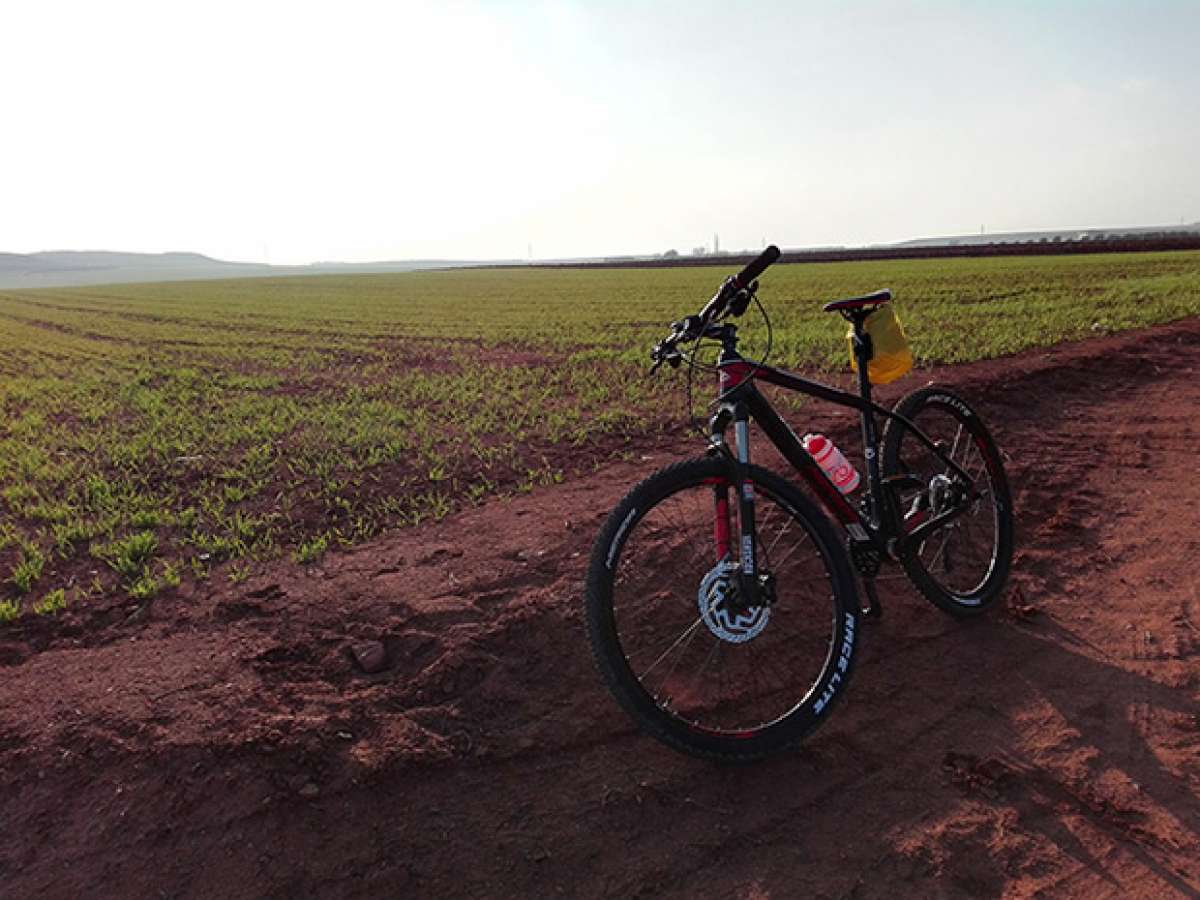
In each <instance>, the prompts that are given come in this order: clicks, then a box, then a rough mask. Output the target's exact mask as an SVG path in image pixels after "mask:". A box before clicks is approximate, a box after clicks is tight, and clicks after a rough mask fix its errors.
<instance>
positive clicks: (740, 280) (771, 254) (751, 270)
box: [733, 244, 782, 288]
mask: <svg viewBox="0 0 1200 900" xmlns="http://www.w3.org/2000/svg"><path fill="white" fill-rule="evenodd" d="M781 255H782V254H781V253H780V251H779V248H778V247H776V246H775V245H774V244H772V245H771V246H770V247H768V248H767V249H766V250H764V251H763V252H762V253H760V254H759V255H758V257H757V258H756V259H754V260H753V261H752V262H751V263H750V264H749V265H748V266H746V268H744V269H742V271H740V272H738V273H737V275H735V276H733V277H734V280H735V281H736V282H737V286H738V287H739V288H746V287H749V286H750V282H752V281H753V280H754V279H755V278H757V277H758V276H759V275H761V274H762V273H763V272H765V271H766V270H767V266H769V265H771V263H773V262H775V261H776V260H777V259H779V257H780V256H781Z"/></svg>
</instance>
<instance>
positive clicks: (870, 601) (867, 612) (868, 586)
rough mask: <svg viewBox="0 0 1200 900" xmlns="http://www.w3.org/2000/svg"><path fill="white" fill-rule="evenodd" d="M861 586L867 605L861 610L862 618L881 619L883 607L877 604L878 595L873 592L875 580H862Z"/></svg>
mask: <svg viewBox="0 0 1200 900" xmlns="http://www.w3.org/2000/svg"><path fill="white" fill-rule="evenodd" d="M862 586H863V590H864V591H865V592H866V595H867V605H866V606H864V607H863V608H862V614H863V618H865V619H878V618H881V617H882V616H883V607H882V606H881V605H880V603H879V594H878V593H876V591H875V579H874V578H864V579H863V580H862Z"/></svg>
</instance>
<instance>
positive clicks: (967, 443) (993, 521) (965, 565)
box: [898, 405, 1000, 606]
mask: <svg viewBox="0 0 1200 900" xmlns="http://www.w3.org/2000/svg"><path fill="white" fill-rule="evenodd" d="M912 421H913V422H914V424H916V425H917V427H919V428H920V429H921V430H922V431H923V432H924V433H925V435H926V436H927V437H929V438H930V439H931V440H932V441H934V442H935V443H937V444H939V445H940V446H941V447H942V448H943V452H944V453H945V454H946V455H947V456H949V457H950V458H951V459H953V460H954V462H955V463H957V464H958V466H959V468H961V469H962V470H963V471H964V472H966V473H967V475H968V476H969V477H970V478H971V480H972V482H973V483H974V485H975V487H976V489H977V490H978V491H979V495H980V496H979V497H978V498H977V499H975V500H974V501H971V502H969V503H968V505H967V508H966V509H965V510H964V511H963V512H962V513H961V514H960V515H958V516H956V517H955V518H954V519H952V520H950V522H949V523H948V524H947V525H945V526H943V527H942V528H939V529H938V530H937V531H935V532H934V533H932V534H930V535H929V536H928V537H926V538H925V539H924V540H922V541H921V542H920V544H918V545H917V547H916V548H915V549H914V550H913V551H912V560H913V561H914V562H916V563H917V564H919V565H920V567H921V569H922V570H924V572H925V574H926V575H927V576H928V577H929V578H930V579H932V580H933V581H934V583H935V584H936V585H937V586H938V587H939V588H940V589H941V590H942V591H944V592H945V593H947V594H950V595H952V596H954V598H955V599H957V600H958V602H960V603H962V604H964V605H968V606H969V605H972V604H976V603H978V602H979V601H978V598H977V597H975V596H974V595H976V594H978V593H979V592H980V591H982V589H983V588H984V585H985V584H986V583H987V581H988V578H989V577H990V576H991V574H992V571H993V570H994V568H995V565H996V559H997V556H998V554H999V550H1000V507H999V505H998V504H997V492H998V491H999V489H1000V485H999V484H998V482H997V479H996V478H995V476H994V474H993V469H992V465H994V463H995V461H994V460H993V459H991V454H992V452H993V451H992V450H991V448H990V445H989V444H988V443H987V439H986V437H985V436H984V435H982V434H981V433H979V432H978V431H975V430H972V429H971V427H970V425H971V422H969V421H965V420H964V419H963V418H962V416H961V415H960V414H958V413H957V412H956V411H954V410H952V409H951V408H949V407H945V406H940V405H929V406H925V407H923V408H922V409H920V410H919V411H918V412H917V413H916V415H915V416H914V417H913V418H912ZM972 421H973V420H972ZM898 457H899V469H900V471H901V472H904V473H908V474H911V475H916V476H917V477H918V478H919V479H920V480H921V483H922V487H921V488H920V489H912V490H905V491H902V492H901V493H900V511H901V514H902V515H903V516H905V520H906V522H908V523H913V522H916V521H920V520H923V519H925V518H929V517H931V516H933V515H935V514H937V512H939V511H940V510H945V509H948V508H951V507H952V506H954V505H955V504H956V503H961V502H962V501H961V500H959V499H957V498H956V497H954V496H953V495H954V493H955V491H956V490H957V489H958V480H957V479H956V478H954V477H953V470H952V469H951V468H950V467H949V466H947V465H946V464H945V463H944V462H942V461H941V460H940V459H939V458H938V457H937V456H936V455H935V454H934V453H933V452H932V451H931V450H929V448H927V447H926V446H925V445H924V444H923V443H921V442H920V441H919V440H918V439H917V437H916V436H915V435H913V434H912V433H911V432H909V431H905V432H904V433H903V434H902V436H901V440H900V447H899V453H898Z"/></svg>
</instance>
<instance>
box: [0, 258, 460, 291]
mask: <svg viewBox="0 0 1200 900" xmlns="http://www.w3.org/2000/svg"><path fill="white" fill-rule="evenodd" d="M479 264H480V263H477V262H472V261H464V260H446V259H415V260H394V261H383V262H371V263H339V262H323V263H313V264H312V265H307V266H271V265H267V264H265V263H240V262H227V261H226V260H221V259H213V258H212V257H210V256H204V255H203V254H200V253H119V252H114V251H111V250H47V251H42V252H40V253H0V289H4V288H38V287H66V286H78V285H87V284H122V283H126V282H137V281H192V280H211V279H215V278H263V277H268V276H273V275H274V276H280V275H322V274H348V273H370V272H411V271H414V270H417V269H449V268H457V267H460V266H471V265H479Z"/></svg>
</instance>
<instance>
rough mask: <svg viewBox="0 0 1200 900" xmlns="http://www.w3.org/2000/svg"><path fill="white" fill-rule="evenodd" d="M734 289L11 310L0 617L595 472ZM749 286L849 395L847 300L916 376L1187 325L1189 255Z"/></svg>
mask: <svg viewBox="0 0 1200 900" xmlns="http://www.w3.org/2000/svg"><path fill="white" fill-rule="evenodd" d="M725 274H726V272H725V271H724V270H722V269H719V268H679V269H597V270H584V269H528V270H524V269H513V270H484V269H480V270H456V271H442V272H420V273H410V274H399V275H363V276H352V277H337V276H319V277H309V278H283V279H245V280H239V281H224V282H194V283H172V284H139V285H113V286H105V287H85V288H69V289H48V290H39V291H4V292H0V316H2V317H3V321H4V327H3V329H0V413H2V417H0V584H4V585H6V586H7V587H8V592H7V594H0V596H8V595H11V594H15V595H16V596H15V597H11V598H10V599H7V600H6V601H5V602H6V603H7V604H9V606H8V607H3V608H2V609H0V618H2V617H5V616H9V617H11V616H12V615H17V614H19V613H20V612H21V610H22V609H23V608H24V606H25V605H28V604H31V603H32V598H33V596H35V595H40V596H42V597H47V596H51V595H53V592H54V591H57V590H59V589H66V588H68V587H69V586H71V585H76V586H77V587H76V588H75V589H74V590H75V591H76V593H73V594H72V597H76V596H79V597H80V598H81V599H82V598H86V596H87V595H88V594H89V593H90V594H92V595H94V594H95V593H96V592H102V591H120V592H124V593H126V594H130V595H133V596H135V597H138V598H145V597H149V596H153V595H154V594H155V593H157V592H158V591H161V590H163V589H164V588H167V587H170V586H171V585H173V584H177V583H179V581H180V579H182V578H184V577H186V578H189V579H200V578H207V577H208V576H209V573H210V571H211V570H212V568H213V567H214V566H216V565H218V564H223V565H225V566H226V567H229V566H231V565H233V566H235V567H234V568H231V569H228V568H227V571H225V572H224V573H223V576H224V577H226V578H231V579H232V580H239V579H241V578H244V577H245V576H246V572H247V565H248V561H249V560H253V559H269V558H273V557H278V556H286V555H291V556H292V557H294V558H295V559H296V560H298V561H301V562H312V561H313V560H315V559H317V558H319V557H320V555H321V554H322V553H324V552H327V550H328V549H329V548H331V547H334V546H335V545H344V544H347V543H354V542H357V541H361V540H364V539H366V538H368V537H370V536H372V535H374V534H377V533H379V531H381V530H383V529H386V528H393V527H399V526H407V525H414V524H418V523H421V522H425V521H428V520H432V519H437V518H441V517H442V516H444V515H446V514H447V513H449V512H450V511H452V510H453V509H454V508H456V507H457V506H460V505H462V504H465V503H477V502H481V501H482V500H484V499H486V498H487V497H488V496H491V495H494V494H496V493H498V492H504V493H511V492H514V491H524V490H532V489H534V488H535V487H537V486H539V485H544V484H553V483H554V482H556V481H558V480H561V479H562V478H564V477H568V476H569V475H570V474H571V472H572V471H587V470H590V469H592V468H594V467H595V466H596V465H598V464H600V463H601V462H602V461H603V460H605V459H607V458H609V457H610V456H611V455H612V454H613V453H614V452H620V451H621V450H622V449H624V448H625V447H626V446H628V440H627V439H634V438H639V437H642V436H645V435H647V434H650V433H652V432H654V431H656V430H661V429H669V428H675V427H677V425H678V423H679V421H680V419H681V416H682V413H683V409H682V406H683V404H682V400H681V397H680V390H679V388H680V380H679V379H678V377H675V378H671V377H661V378H659V379H657V380H654V381H649V380H647V379H646V378H645V377H644V375H645V370H646V363H647V355H646V354H647V350H648V348H649V347H650V346H651V345H652V344H653V342H654V341H655V340H657V339H658V338H659V337H661V336H662V334H663V333H664V332H665V329H666V327H667V325H668V323H669V322H671V321H672V320H674V319H677V318H678V317H679V316H681V315H683V314H685V313H689V312H694V311H695V310H696V309H698V308H699V307H700V306H701V305H702V304H703V303H704V301H705V300H706V299H707V297H708V296H709V295H710V294H711V293H712V291H713V289H714V288H715V287H716V285H717V284H718V283H719V282H720V280H721V278H722V277H723V276H724V275H725ZM762 285H763V286H762V289H761V292H760V294H761V297H762V300H763V303H764V304H765V305H766V307H767V309H768V311H769V312H770V315H771V319H772V322H773V324H774V326H775V333H774V342H773V344H772V349H771V355H772V360H773V361H774V362H777V363H779V364H781V365H784V366H788V367H796V368H804V369H809V370H813V369H815V370H818V371H824V372H827V373H831V374H830V376H829V377H836V376H833V375H832V373H833V372H837V371H844V370H845V353H846V350H845V342H844V330H845V326H844V323H842V321H841V320H840V319H838V318H836V317H833V316H829V315H826V314H824V313H822V312H820V304H821V303H822V302H824V301H826V300H829V299H832V298H834V297H838V296H845V295H849V294H854V293H859V292H863V291H867V290H871V289H874V288H877V287H884V286H887V287H890V288H892V290H893V291H894V293H895V296H896V305H897V310H898V312H899V314H900V316H901V318H902V319H903V321H904V325H905V328H906V330H907V331H908V334H909V336H910V339H911V341H912V344H913V348H914V351H915V353H916V356H917V359H918V363H919V364H930V363H939V362H959V361H965V360H970V359H976V358H980V357H986V356H994V355H998V354H1005V353H1012V352H1015V351H1018V350H1022V349H1025V348H1028V347H1034V346H1044V345H1049V344H1055V343H1058V342H1061V341H1065V340H1076V339H1080V338H1084V337H1090V336H1093V335H1096V334H1103V333H1108V332H1112V331H1117V330H1121V329H1126V328H1135V327H1140V326H1144V325H1149V324H1153V323H1157V322H1165V321H1169V320H1172V319H1176V318H1180V317H1183V316H1190V315H1196V314H1198V313H1200V253H1145V254H1122V255H1095V256H1062V257H1007V258H997V259H956V260H907V261H887V262H860V263H828V264H807V265H789V266H776V267H774V268H772V269H771V270H769V271H768V272H767V274H766V275H764V277H763V278H762ZM745 322H746V327H745V328H744V329H743V336H744V338H745V343H744V350H745V352H746V353H747V355H755V354H759V353H761V352H763V350H764V349H765V333H764V330H763V329H762V327H761V325H760V324H757V322H758V320H757V318H756V316H755V313H754V311H753V310H752V311H751V313H750V314H749V315H748V316H747V317H746V319H745ZM700 392H701V393H704V394H706V393H707V390H706V387H705V386H704V385H701V386H700ZM785 405H786V404H785ZM83 585H89V587H88V588H87V590H86V591H84V590H82V589H81V588H80V587H78V586H83ZM9 607H11V611H10V612H3V609H9ZM28 608H32V606H29V607H28Z"/></svg>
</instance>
